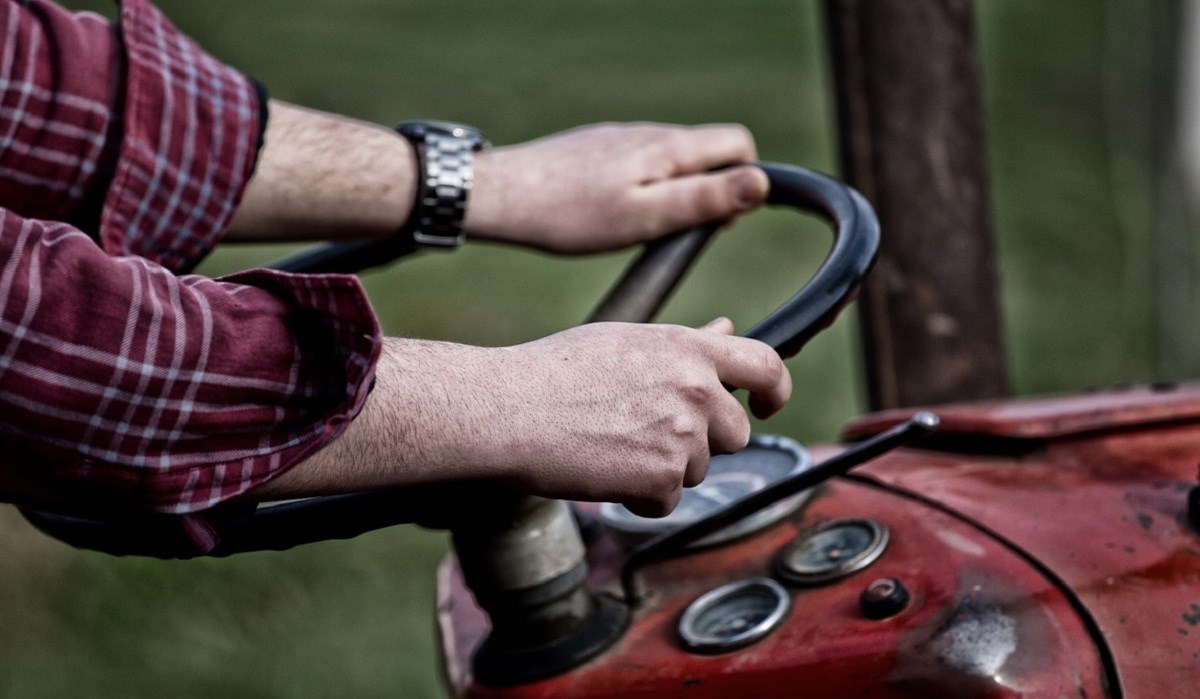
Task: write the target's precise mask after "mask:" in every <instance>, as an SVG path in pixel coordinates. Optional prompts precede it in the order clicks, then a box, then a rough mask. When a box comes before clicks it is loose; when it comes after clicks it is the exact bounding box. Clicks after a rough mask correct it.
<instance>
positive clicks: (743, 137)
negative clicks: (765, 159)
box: [670, 124, 758, 175]
mask: <svg viewBox="0 0 1200 699" xmlns="http://www.w3.org/2000/svg"><path fill="white" fill-rule="evenodd" d="M670 149H671V160H672V161H673V163H674V165H675V174H676V175H690V174H696V173H701V172H704V171H706V170H712V169H713V168H717V167H721V166H722V165H732V164H734V163H752V162H754V161H755V160H758V150H757V149H756V148H755V147H754V136H753V135H751V134H750V130H749V129H747V128H746V127H744V126H742V125H741V124H701V125H699V126H689V127H686V128H682V129H676V130H675V131H674V132H673V134H672V138H671V140H670Z"/></svg>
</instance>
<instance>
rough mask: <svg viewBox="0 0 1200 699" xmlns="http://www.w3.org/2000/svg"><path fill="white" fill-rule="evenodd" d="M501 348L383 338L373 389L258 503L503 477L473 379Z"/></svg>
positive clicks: (487, 409)
mask: <svg viewBox="0 0 1200 699" xmlns="http://www.w3.org/2000/svg"><path fill="white" fill-rule="evenodd" d="M505 351H506V350H504V349H493V348H483V347H473V346H468V345H459V344H453V343H448V342H432V341H425V340H401V339H395V338H386V339H385V340H384V346H383V351H382V353H381V355H380V357H379V362H378V364H377V365H376V368H375V388H374V390H373V391H372V393H371V395H370V396H369V397H368V398H367V401H366V404H365V405H364V406H363V409H362V412H361V413H360V414H359V415H358V417H357V418H356V419H355V420H354V421H353V422H352V423H351V424H350V425H349V426H348V427H347V428H346V431H345V432H344V433H343V434H342V436H341V437H339V438H338V439H337V440H336V441H334V442H333V443H331V444H330V445H329V446H327V447H326V448H325V449H323V450H321V451H320V452H317V453H316V454H314V455H312V456H311V457H309V458H308V459H307V460H305V461H303V462H301V463H299V464H297V465H296V466H294V467H292V468H291V469H290V470H288V471H287V472H285V473H283V474H281V475H280V476H279V477H277V478H275V479H274V480H272V481H270V482H268V483H266V484H264V485H263V486H262V487H260V488H258V489H257V490H256V491H254V493H253V496H254V497H255V498H257V499H260V500H281V499H288V498H296V497H306V496H311V495H328V494H334V493H347V492H356V491H363V490H375V489H379V488H393V487H401V486H410V485H417V484H420V483H428V482H444V481H452V480H461V479H467V478H475V477H483V476H489V477H496V476H501V475H503V474H502V473H501V471H500V469H499V468H497V467H494V466H491V465H489V464H485V463H481V462H480V460H479V458H478V457H477V456H475V455H473V453H478V452H481V451H483V452H486V451H489V448H488V447H487V446H485V441H486V440H488V439H490V435H491V434H492V433H491V431H490V430H489V427H488V425H486V424H484V423H485V422H486V420H487V415H488V414H489V413H491V412H493V411H492V407H491V406H493V405H494V402H493V401H495V400H496V398H497V396H495V395H488V393H487V391H486V388H485V387H481V386H474V387H473V384H474V383H477V382H476V381H475V380H474V379H473V378H472V377H473V376H478V375H480V374H485V375H486V374H489V373H495V372H494V371H492V370H491V369H490V368H489V366H494V365H496V364H498V363H499V362H498V360H499V358H498V357H497V356H496V355H497V354H502V353H504V352H505Z"/></svg>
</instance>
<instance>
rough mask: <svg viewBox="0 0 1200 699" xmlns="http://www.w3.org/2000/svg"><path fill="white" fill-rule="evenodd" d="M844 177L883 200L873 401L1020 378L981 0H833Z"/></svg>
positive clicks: (951, 393) (932, 398)
mask: <svg viewBox="0 0 1200 699" xmlns="http://www.w3.org/2000/svg"><path fill="white" fill-rule="evenodd" d="M825 7H826V16H827V20H828V25H829V36H830V48H831V51H832V56H833V66H834V77H835V80H836V92H837V106H838V116H839V124H840V127H841V133H840V145H841V161H842V167H843V169H844V176H845V177H846V178H847V180H848V181H849V182H850V183H851V184H853V185H854V186H855V187H857V188H858V189H859V190H860V191H861V192H862V193H863V194H864V195H866V197H867V198H868V199H869V200H870V201H871V203H872V204H874V205H875V207H876V210H877V211H878V213H879V218H880V221H881V223H882V226H883V245H882V249H881V252H880V257H879V262H878V264H877V266H876V268H875V271H874V272H873V273H872V276H871V278H870V279H869V281H868V283H867V285H866V287H865V289H864V292H863V295H862V297H861V298H860V302H859V313H860V315H861V318H862V334H863V344H864V350H865V351H864V354H865V360H866V366H867V380H868V391H869V397H870V403H871V407H872V409H880V408H892V407H903V406H911V405H918V404H934V403H942V402H947V401H959V400H969V399H976V398H991V397H997V396H1002V395H1004V394H1005V393H1006V392H1007V390H1008V378H1007V372H1006V368H1005V351H1004V345H1003V329H1002V321H1001V315H1000V303H999V297H998V283H997V275H996V265H995V260H994V257H995V256H994V250H993V242H992V232H991V212H990V204H989V198H988V177H987V153H986V149H985V143H984V135H983V107H982V99H981V94H980V84H979V64H978V58H977V55H976V50H975V34H974V27H973V20H974V18H973V12H972V3H971V2H970V0H826V5H825Z"/></svg>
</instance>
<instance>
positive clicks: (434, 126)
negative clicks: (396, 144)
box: [397, 122, 485, 248]
mask: <svg viewBox="0 0 1200 699" xmlns="http://www.w3.org/2000/svg"><path fill="white" fill-rule="evenodd" d="M397 130H398V131H399V132H400V133H401V134H402V135H403V136H405V137H406V138H408V139H409V140H410V141H411V142H412V144H413V146H414V148H415V149H416V151H417V167H418V173H419V177H418V182H417V196H416V201H415V202H414V203H413V211H412V214H411V216H410V217H409V220H408V222H407V224H406V225H405V230H406V231H407V232H408V234H409V235H411V236H412V239H413V241H414V242H416V243H418V244H419V245H424V246H431V247H441V248H454V247H457V246H458V245H460V244H462V242H463V238H464V235H463V217H464V216H465V215H466V211H467V197H468V195H469V193H470V191H471V184H472V183H473V181H474V161H475V151H477V150H479V149H480V148H482V147H483V145H484V144H485V142H484V140H483V138H482V137H481V136H479V135H478V132H476V131H474V130H473V129H469V128H468V127H461V126H458V125H452V124H442V123H439V122H405V123H403V124H401V125H400V126H398V127H397Z"/></svg>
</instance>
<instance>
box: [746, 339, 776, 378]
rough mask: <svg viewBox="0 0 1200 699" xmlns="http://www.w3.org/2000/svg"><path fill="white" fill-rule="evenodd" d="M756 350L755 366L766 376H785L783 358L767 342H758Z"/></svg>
mask: <svg viewBox="0 0 1200 699" xmlns="http://www.w3.org/2000/svg"><path fill="white" fill-rule="evenodd" d="M757 345H758V346H757V347H756V348H755V350H754V358H753V361H754V362H755V368H756V369H757V370H758V371H759V372H760V373H761V374H762V375H763V376H764V377H769V378H772V379H775V380H778V379H779V378H780V377H781V376H783V360H782V359H781V358H780V357H779V354H778V353H777V352H776V351H775V350H773V349H771V347H769V346H768V345H766V344H763V343H757Z"/></svg>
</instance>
